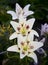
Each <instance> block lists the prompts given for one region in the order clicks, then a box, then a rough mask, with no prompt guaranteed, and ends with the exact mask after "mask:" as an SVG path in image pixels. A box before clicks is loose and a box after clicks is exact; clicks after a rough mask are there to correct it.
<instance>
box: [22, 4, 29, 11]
mask: <svg viewBox="0 0 48 65" xmlns="http://www.w3.org/2000/svg"><path fill="white" fill-rule="evenodd" d="M29 7H30V4H28V5H26V6H25V7H24V9H23V11H24V12H27V11H28V10H29Z"/></svg>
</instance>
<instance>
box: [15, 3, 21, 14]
mask: <svg viewBox="0 0 48 65" xmlns="http://www.w3.org/2000/svg"><path fill="white" fill-rule="evenodd" d="M21 11H22V8H21V7H20V5H19V4H18V3H16V13H17V14H20V12H21Z"/></svg>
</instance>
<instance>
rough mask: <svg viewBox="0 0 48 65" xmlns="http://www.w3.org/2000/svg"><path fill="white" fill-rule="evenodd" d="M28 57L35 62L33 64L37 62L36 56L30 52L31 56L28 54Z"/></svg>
mask: <svg viewBox="0 0 48 65" xmlns="http://www.w3.org/2000/svg"><path fill="white" fill-rule="evenodd" d="M28 57H31V58H33V60H34V61H35V63H37V62H38V60H37V56H36V54H35V53H34V52H32V53H31V54H29V55H28Z"/></svg>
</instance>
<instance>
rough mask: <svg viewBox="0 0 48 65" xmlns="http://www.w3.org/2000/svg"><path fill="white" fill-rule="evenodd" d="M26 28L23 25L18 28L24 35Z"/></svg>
mask: <svg viewBox="0 0 48 65" xmlns="http://www.w3.org/2000/svg"><path fill="white" fill-rule="evenodd" d="M26 31H27V30H26V28H25V27H22V28H21V29H20V32H21V34H22V35H26Z"/></svg>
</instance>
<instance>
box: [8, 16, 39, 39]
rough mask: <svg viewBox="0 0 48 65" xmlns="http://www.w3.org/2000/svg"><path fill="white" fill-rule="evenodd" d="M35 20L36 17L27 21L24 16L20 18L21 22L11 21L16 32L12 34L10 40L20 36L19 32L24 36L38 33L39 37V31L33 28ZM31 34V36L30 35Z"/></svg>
mask: <svg viewBox="0 0 48 65" xmlns="http://www.w3.org/2000/svg"><path fill="white" fill-rule="evenodd" d="M34 22H35V18H32V19H29V20H27V21H26V19H24V18H23V17H22V16H21V17H20V18H19V23H17V22H14V21H11V22H10V24H11V25H12V26H13V28H14V30H15V32H14V33H13V34H12V35H11V36H10V38H9V39H10V40H12V39H14V38H16V37H18V35H19V34H21V35H22V36H27V35H29V34H30V35H31V36H34V35H36V36H37V37H39V35H38V33H37V32H36V31H35V30H32V27H33V24H34ZM30 35H29V36H30Z"/></svg>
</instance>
